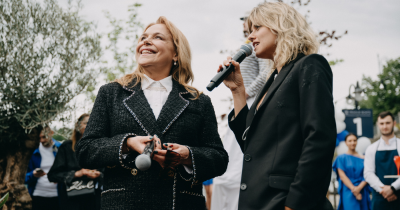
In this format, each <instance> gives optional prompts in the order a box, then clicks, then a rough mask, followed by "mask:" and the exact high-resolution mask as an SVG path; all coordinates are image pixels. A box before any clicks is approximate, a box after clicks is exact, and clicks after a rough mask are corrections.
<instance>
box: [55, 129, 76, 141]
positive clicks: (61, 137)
mask: <svg viewBox="0 0 400 210" xmlns="http://www.w3.org/2000/svg"><path fill="white" fill-rule="evenodd" d="M71 135H72V129H71V128H68V127H63V128H60V129H54V135H53V139H55V140H57V141H65V140H68V139H71Z"/></svg>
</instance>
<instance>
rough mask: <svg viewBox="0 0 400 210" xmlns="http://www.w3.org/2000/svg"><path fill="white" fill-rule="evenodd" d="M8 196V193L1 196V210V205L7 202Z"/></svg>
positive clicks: (0, 206)
mask: <svg viewBox="0 0 400 210" xmlns="http://www.w3.org/2000/svg"><path fill="white" fill-rule="evenodd" d="M8 194H9V193H7V194H6V195H5V196H3V197H2V198H1V199H0V208H2V207H3V205H4V204H5V203H6V202H7V200H8Z"/></svg>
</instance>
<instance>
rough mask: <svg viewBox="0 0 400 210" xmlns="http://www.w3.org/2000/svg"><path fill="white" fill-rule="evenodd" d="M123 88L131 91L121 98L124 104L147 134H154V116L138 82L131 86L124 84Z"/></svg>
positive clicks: (155, 126)
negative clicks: (127, 95)
mask: <svg viewBox="0 0 400 210" xmlns="http://www.w3.org/2000/svg"><path fill="white" fill-rule="evenodd" d="M133 82H135V81H133ZM123 88H124V89H125V90H127V91H129V92H131V95H130V96H129V97H127V98H125V99H124V100H123V103H124V106H125V107H126V109H128V111H129V112H130V113H131V115H132V116H133V118H134V119H135V120H136V122H137V123H139V125H140V127H141V128H142V129H143V131H144V132H145V133H146V134H147V135H149V136H150V135H154V134H155V133H156V131H157V123H156V118H155V116H154V114H153V110H152V109H151V107H150V104H149V103H148V101H147V99H146V96H145V95H144V93H143V90H142V88H141V84H140V83H139V84H137V85H136V86H134V87H132V88H127V87H125V86H124V87H123Z"/></svg>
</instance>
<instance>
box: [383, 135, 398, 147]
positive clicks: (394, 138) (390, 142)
mask: <svg viewBox="0 0 400 210" xmlns="http://www.w3.org/2000/svg"><path fill="white" fill-rule="evenodd" d="M379 140H380V141H382V143H383V144H385V145H386V142H385V140H383V139H382V137H381V138H380V139H379ZM396 140H397V137H396V136H394V137H393V138H391V139H389V145H392V144H393V143H395V142H396Z"/></svg>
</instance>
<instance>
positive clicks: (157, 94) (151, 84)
mask: <svg viewBox="0 0 400 210" xmlns="http://www.w3.org/2000/svg"><path fill="white" fill-rule="evenodd" d="M142 90H143V93H144V96H145V97H146V99H147V101H148V102H149V104H150V107H151V109H152V110H153V113H154V116H155V117H156V119H157V118H158V116H159V115H160V112H161V109H162V107H163V106H164V104H165V102H166V101H167V99H168V95H169V93H170V92H171V91H172V76H169V77H166V78H164V79H162V80H160V81H155V80H153V79H151V78H150V77H149V76H147V75H146V74H145V75H144V77H143V79H142Z"/></svg>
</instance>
